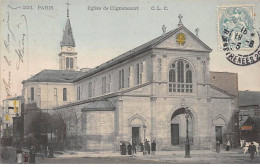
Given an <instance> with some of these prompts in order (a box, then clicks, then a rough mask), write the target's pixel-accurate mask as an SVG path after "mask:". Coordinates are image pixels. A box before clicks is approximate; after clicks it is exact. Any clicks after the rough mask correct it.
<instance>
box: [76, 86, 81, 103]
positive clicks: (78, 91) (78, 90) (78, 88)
mask: <svg viewBox="0 0 260 167" xmlns="http://www.w3.org/2000/svg"><path fill="white" fill-rule="evenodd" d="M80 93H81V92H80V86H77V100H80Z"/></svg>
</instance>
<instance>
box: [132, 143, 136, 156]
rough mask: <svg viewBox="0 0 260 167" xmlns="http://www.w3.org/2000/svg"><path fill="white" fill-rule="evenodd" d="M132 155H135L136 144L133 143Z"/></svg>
mask: <svg viewBox="0 0 260 167" xmlns="http://www.w3.org/2000/svg"><path fill="white" fill-rule="evenodd" d="M133 154H136V143H135V142H134V143H133Z"/></svg>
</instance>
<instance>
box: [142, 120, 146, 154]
mask: <svg viewBox="0 0 260 167" xmlns="http://www.w3.org/2000/svg"><path fill="white" fill-rule="evenodd" d="M143 129H144V150H143V155H145V131H146V126H145V125H143Z"/></svg>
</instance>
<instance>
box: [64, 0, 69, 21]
mask: <svg viewBox="0 0 260 167" xmlns="http://www.w3.org/2000/svg"><path fill="white" fill-rule="evenodd" d="M65 4H67V17H69V5H70V4H69V2H68V1H67V3H65Z"/></svg>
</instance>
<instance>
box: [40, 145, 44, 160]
mask: <svg viewBox="0 0 260 167" xmlns="http://www.w3.org/2000/svg"><path fill="white" fill-rule="evenodd" d="M40 152H41V157H42V159H44V156H45V154H44V148H43V145H41V146H40Z"/></svg>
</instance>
